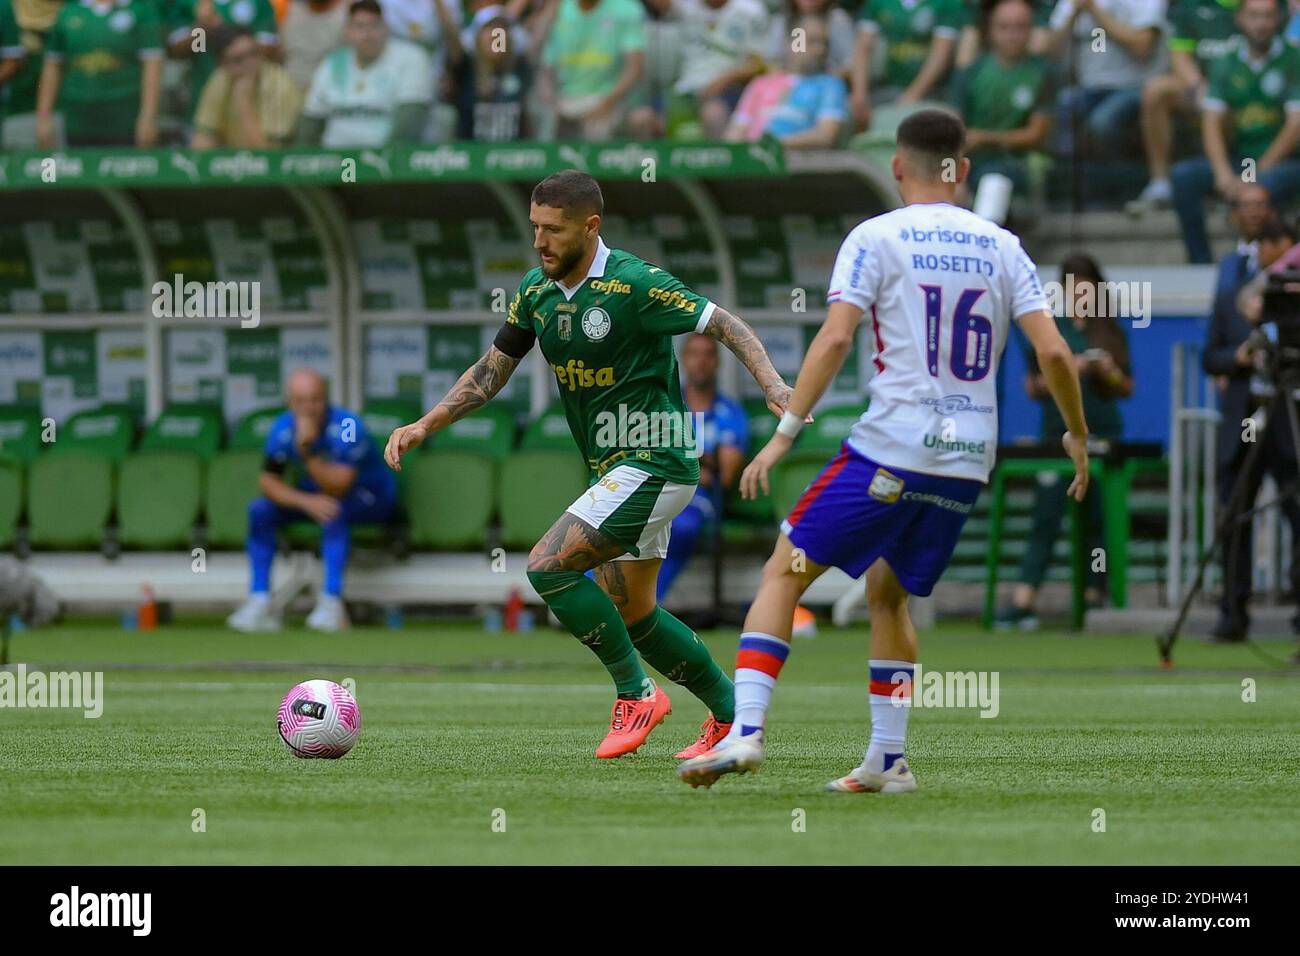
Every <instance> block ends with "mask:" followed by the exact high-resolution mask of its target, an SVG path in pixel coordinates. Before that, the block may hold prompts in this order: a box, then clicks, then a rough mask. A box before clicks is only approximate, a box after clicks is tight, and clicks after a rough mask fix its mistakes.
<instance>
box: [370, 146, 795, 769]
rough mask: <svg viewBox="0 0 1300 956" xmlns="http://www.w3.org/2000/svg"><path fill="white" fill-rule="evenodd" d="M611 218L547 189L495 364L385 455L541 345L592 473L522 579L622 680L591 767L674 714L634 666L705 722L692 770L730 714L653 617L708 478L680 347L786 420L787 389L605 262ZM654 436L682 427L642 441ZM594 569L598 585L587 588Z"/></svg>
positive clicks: (646, 271) (660, 280)
mask: <svg viewBox="0 0 1300 956" xmlns="http://www.w3.org/2000/svg"><path fill="white" fill-rule="evenodd" d="M603 213H604V200H603V198H602V196H601V193H600V186H599V185H598V184H597V183H596V180H595V179H593V178H592V177H591V176H588V175H587V174H586V173H582V172H578V171H576V170H566V171H564V172H560V173H556V174H554V175H552V176H549V177H547V178H546V179H544V180H543V181H542V182H541V183H539V184H538V185H537V187H536V188H535V189H534V190H533V195H532V206H531V209H530V213H529V217H530V220H531V222H532V225H533V236H534V238H533V248H535V249H536V250H537V251H538V253H539V255H540V257H541V265H540V266H539V267H538V268H535V269H532V270H531V271H530V272H528V273H527V274H526V275H525V276H524V278H523V280H522V281H521V282H520V284H519V290H518V291H517V292H516V293H515V297H514V299H513V300H512V301H511V303H510V309H509V313H508V315H507V318H506V323H505V325H504V326H503V327H502V329H501V331H500V332H499V333H498V334H497V337H496V341H495V343H494V344H493V345H492V346H491V347H490V348H489V349H488V351H487V353H486V354H485V355H484V356H483V357H482V358H481V359H479V361H478V362H477V363H476V364H475V365H474V366H473V367H472V368H471V369H469V370H468V371H466V372H465V374H464V375H462V376H461V378H460V380H459V381H458V382H457V383H456V385H455V386H454V387H453V388H452V389H451V391H449V392H448V393H447V395H446V396H445V397H444V398H443V399H442V401H441V402H439V403H438V405H437V406H436V407H435V408H434V409H433V410H432V411H430V412H429V413H428V414H426V415H425V416H424V417H423V418H421V419H420V420H419V421H416V422H414V423H412V424H410V425H404V426H402V427H401V428H398V429H396V430H395V431H394V432H393V434H392V436H391V437H390V438H389V439H388V447H387V449H386V450H385V453H384V455H385V458H386V459H387V460H388V463H389V464H390V465H391V466H392V467H393V468H397V469H400V467H401V463H400V460H401V457H402V455H403V454H405V453H406V452H408V451H410V450H411V449H412V448H414V447H416V446H417V445H419V444H420V443H421V442H423V441H424V440H425V439H426V438H428V437H429V436H430V435H432V434H434V433H435V432H438V431H440V430H442V429H443V428H446V427H447V426H448V425H450V424H452V422H455V421H458V420H459V419H461V418H463V417H465V416H466V415H468V414H469V413H470V412H472V411H473V410H474V409H476V408H479V407H480V406H482V405H484V404H485V403H486V402H488V401H489V400H490V399H491V398H492V396H494V395H495V394H496V393H497V392H499V391H500V390H501V388H502V386H504V385H505V383H506V381H507V380H508V379H509V378H510V375H511V373H513V372H514V370H515V369H516V368H517V367H518V366H519V363H520V362H521V361H522V360H523V358H524V356H525V355H527V354H528V352H529V350H530V349H531V348H532V347H533V345H534V343H536V342H538V341H539V340H540V343H541V347H542V354H543V355H544V356H545V357H546V360H547V362H548V363H549V364H550V366H551V369H552V371H553V373H554V375H555V380H556V383H557V384H558V386H559V391H560V398H561V401H562V403H563V405H564V411H565V416H566V417H567V418H568V421H569V428H570V430H571V431H572V432H573V437H574V440H575V441H576V442H577V444H578V448H579V450H580V451H581V452H582V455H583V457H584V458H586V460H587V464H588V467H589V468H590V470H591V474H590V481H589V485H588V488H587V491H586V492H585V493H583V494H582V495H580V496H579V497H578V500H577V501H575V502H574V503H573V504H572V505H570V506H569V508H568V510H567V511H565V513H564V514H562V515H561V516H560V517H559V519H558V520H557V521H556V522H555V524H554V525H552V526H551V528H550V530H549V531H547V532H546V534H545V535H543V536H542V539H541V540H540V541H539V542H537V544H536V545H535V546H534V547H533V550H532V552H531V553H530V554H529V556H528V579H529V581H531V582H532V584H533V587H534V588H536V590H537V593H538V594H539V595H540V596H541V597H542V599H543V600H544V601H545V602H546V604H547V606H548V607H549V608H550V609H551V611H552V612H554V614H555V616H556V617H557V618H558V619H559V620H560V622H561V623H562V624H563V625H564V626H565V627H566V628H567V629H568V630H569V631H570V632H571V633H572V634H573V635H574V636H575V637H577V638H578V640H579V641H581V642H582V643H583V644H585V645H587V647H589V648H590V649H591V650H592V651H593V652H594V653H595V654H596V656H597V657H599V658H600V661H601V663H602V664H604V665H605V669H606V670H608V671H609V674H610V677H612V678H613V680H614V684H615V687H616V689H617V694H618V699H617V700H616V701H615V702H614V708H613V712H612V714H611V720H610V728H609V733H608V734H607V735H606V737H605V739H604V740H603V741H601V743H600V746H599V747H598V748H597V750H596V756H597V757H601V758H606V757H620V756H622V755H623V754H627V753H631V752H633V751H635V750H636V749H637V748H638V747H640V746H641V744H642V743H644V742H645V739H646V737H647V736H649V734H650V731H651V730H653V729H654V728H655V727H656V726H657V725H658V724H659V723H661V722H662V721H663V719H664V718H665V717H666V716H667V715H668V714H669V713H670V712H671V703H670V702H669V699H668V695H667V694H666V693H665V692H664V691H663V689H662V688H659V687H657V686H656V685H655V683H654V681H653V680H651V679H650V678H649V677H647V676H646V673H645V671H644V670H643V669H642V667H641V660H640V659H639V657H638V652H639V653H640V657H643V658H645V660H646V661H647V662H648V663H649V664H650V665H651V666H653V667H654V668H655V669H656V670H658V671H659V672H660V673H661V674H664V675H665V676H667V677H668V678H669V679H671V680H673V681H675V682H677V683H679V684H682V685H683V686H684V687H686V689H687V690H689V691H691V693H693V694H695V696H697V697H698V698H700V700H702V701H703V702H704V703H705V705H706V706H708V708H709V711H710V713H709V717H708V719H707V720H705V722H704V726H703V727H702V728H701V732H700V736H699V738H698V739H697V740H696V742H695V743H694V744H693V745H692V746H690V747H688V748H687V749H686V750H683V751H682V752H681V753H679V754H677V756H678V758H680V759H685V758H688V757H692V756H695V755H696V754H697V753H703V752H705V751H707V750H708V749H709V748H711V747H712V746H713V744H714V743H716V742H717V741H719V740H721V739H722V738H723V737H724V736H725V735H726V733H727V731H728V730H730V728H731V722H732V720H733V719H734V706H735V701H734V689H733V687H732V683H731V681H730V680H729V679H728V678H727V676H726V675H725V674H724V673H723V672H722V670H721V668H719V667H718V665H717V664H716V663H715V662H714V660H713V658H712V657H711V656H710V655H709V652H708V649H707V648H706V647H705V646H704V645H703V643H701V641H700V639H699V638H698V637H696V636H695V633H694V632H693V631H692V630H691V629H690V628H689V627H687V626H686V625H685V624H683V623H682V622H681V621H679V620H677V618H675V617H673V616H672V615H671V614H669V613H668V612H667V611H665V610H664V609H663V608H660V607H658V606H657V605H656V603H655V583H656V579H657V578H658V575H659V566H660V564H662V561H663V558H664V556H665V554H666V553H667V549H668V535H669V528H670V526H671V524H672V520H673V518H674V517H675V516H676V515H677V513H678V512H680V511H681V510H682V509H683V508H684V507H686V505H687V504H688V503H689V502H690V500H691V497H692V495H693V494H694V492H695V486H696V484H697V483H698V481H699V474H700V470H699V462H698V460H697V458H696V456H695V454H694V453H693V448H692V446H693V441H692V440H691V437H692V436H690V435H688V434H684V432H685V431H686V430H687V429H689V425H688V422H689V420H690V419H689V418H688V413H687V411H686V408H685V404H684V402H683V400H682V393H681V385H680V382H679V381H678V377H677V359H676V355H675V354H674V352H673V344H672V336H674V335H678V334H681V333H684V332H691V331H695V332H703V333H704V334H705V335H708V336H711V337H712V338H714V339H717V340H718V341H719V342H721V343H722V344H724V345H726V346H727V347H728V348H729V349H730V350H731V351H732V352H733V353H734V354H735V355H736V356H737V358H739V359H740V361H741V362H742V363H743V364H744V365H745V367H746V368H747V369H749V372H750V374H752V375H753V376H754V378H755V380H756V381H757V382H758V384H759V385H760V386H761V387H762V389H763V395H764V397H765V398H766V400H767V404H768V407H769V408H770V409H771V410H772V411H773V413H774V414H776V415H781V414H783V413H784V409H785V405H786V402H787V401H788V400H789V397H790V392H791V389H790V386H788V385H786V383H785V382H784V381H783V380H782V379H781V376H780V375H778V374H777V372H776V369H774V368H773V367H772V362H771V359H769V358H768V355H767V352H766V350H765V349H764V348H763V345H762V343H761V342H759V340H758V337H757V336H756V335H755V334H754V330H753V329H751V328H750V327H749V326H748V325H746V324H745V323H744V322H742V321H741V320H740V319H738V318H736V317H735V316H734V315H732V314H730V313H729V312H727V311H726V310H725V309H722V308H719V307H717V306H715V305H714V304H713V303H712V302H710V301H709V300H708V299H706V298H704V297H703V296H700V295H697V294H695V293H694V292H692V291H691V290H690V289H688V288H687V287H686V286H684V285H682V283H681V282H679V281H678V280H677V279H675V278H673V276H671V275H669V274H668V273H666V272H664V271H662V270H661V269H657V268H655V267H654V266H652V265H650V264H648V263H646V262H644V261H642V260H641V259H638V258H637V257H636V256H633V255H631V254H629V253H626V252H623V251H621V250H618V249H610V248H608V247H607V246H606V245H605V243H604V242H603V241H602V240H601V238H600V220H601V216H602V215H603ZM647 421H651V422H656V423H658V425H659V426H663V425H666V424H668V423H671V422H679V423H681V424H682V426H685V427H684V428H681V429H673V428H664V427H657V428H656V427H651V428H648V429H647V428H645V427H644V424H645V423H646V422H647ZM628 424H631V425H632V427H631V428H630V429H629V428H627V427H626V426H627V425H628ZM638 427H640V433H638ZM656 432H657V434H656ZM666 432H667V434H665V433H666ZM593 570H594V573H595V580H592V579H590V578H588V577H587V576H586V572H587V571H593Z"/></svg>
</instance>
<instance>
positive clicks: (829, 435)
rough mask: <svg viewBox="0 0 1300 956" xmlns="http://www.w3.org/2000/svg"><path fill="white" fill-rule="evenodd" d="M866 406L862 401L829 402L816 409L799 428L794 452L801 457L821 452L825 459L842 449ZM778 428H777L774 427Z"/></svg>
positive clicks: (823, 459)
mask: <svg viewBox="0 0 1300 956" xmlns="http://www.w3.org/2000/svg"><path fill="white" fill-rule="evenodd" d="M863 411H865V406H864V405H863V404H862V403H861V402H857V401H854V402H845V403H839V404H836V405H828V406H826V407H825V408H819V409H817V410H816V411H814V412H813V420H812V421H811V422H808V423H807V424H806V425H804V427H803V430H802V431H800V432H799V437H798V439H796V440H795V446H794V448H793V449H792V450H791V455H792V456H794V455H798V456H799V457H800V458H812V457H815V456H821V460H822V463H823V464H825V462H826V460H827V459H829V458H830V457H831V456H832V455H834V454H835V453H836V452H838V451H839V450H840V445H842V444H844V439H846V438H848V437H849V431H850V430H851V429H852V428H853V426H854V425H855V424H857V421H858V419H859V418H861V417H862V413H863ZM773 430H774V431H775V429H773Z"/></svg>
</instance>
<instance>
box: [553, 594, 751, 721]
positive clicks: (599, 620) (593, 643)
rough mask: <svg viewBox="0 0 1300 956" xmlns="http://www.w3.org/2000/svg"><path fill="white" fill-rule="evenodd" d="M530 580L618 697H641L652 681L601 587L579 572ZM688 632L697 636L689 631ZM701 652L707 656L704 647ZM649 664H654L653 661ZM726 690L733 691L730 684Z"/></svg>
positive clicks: (615, 609)
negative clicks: (584, 647)
mask: <svg viewBox="0 0 1300 956" xmlns="http://www.w3.org/2000/svg"><path fill="white" fill-rule="evenodd" d="M528 580H529V581H531V582H532V585H533V587H534V589H536V591H537V593H538V594H539V595H540V596H541V598H542V600H543V601H545V602H546V606H547V607H549V608H550V609H551V610H552V611H554V612H555V616H556V617H557V618H559V619H560V623H561V624H563V625H564V626H565V627H567V628H568V629H569V632H570V633H571V634H573V636H574V637H576V638H577V639H578V640H579V641H581V642H582V643H583V644H586V645H587V646H588V647H589V648H591V650H592V653H594V654H595V655H596V656H597V657H599V658H600V662H601V663H602V664H604V665H605V670H607V671H609V676H610V677H612V678H614V686H615V687H616V688H618V696H619V697H624V698H637V697H640V696H642V694H643V693H644V692H645V690H646V688H647V687H649V686H650V685H651V683H652V682H651V680H650V678H649V677H647V676H646V672H645V671H644V670H643V669H642V668H641V661H640V660H639V659H638V658H637V656H636V649H635V648H634V647H633V646H632V640H631V638H630V637H628V633H627V625H626V624H624V623H623V619H622V618H621V617H619V614H618V608H616V607H614V602H613V601H611V600H610V599H609V595H607V594H606V593H605V592H604V591H602V590H601V589H600V585H598V584H597V583H596V582H595V581H593V580H591V578H589V577H587V576H586V575H585V574H582V573H580V572H578V571H529V572H528ZM686 633H687V634H688V635H690V636H692V637H693V636H694V635H691V634H690V631H689V630H688V631H687V632H686ZM700 650H701V651H702V652H703V653H704V655H705V657H708V652H707V651H706V650H705V649H704V647H703V646H702V645H701V647H700ZM647 660H649V658H648V657H647ZM650 662H651V663H652V664H653V663H654V661H653V660H651V661H650ZM710 663H712V659H710ZM656 666H658V665H656ZM715 669H716V667H715ZM719 674H721V672H719ZM723 680H726V678H725V677H724V678H723ZM727 687H728V690H730V687H731V684H730V682H728V684H727ZM718 719H719V720H721V719H722V718H721V717H719V718H718Z"/></svg>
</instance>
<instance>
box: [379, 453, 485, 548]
mask: <svg viewBox="0 0 1300 956" xmlns="http://www.w3.org/2000/svg"><path fill="white" fill-rule="evenodd" d="M495 471H496V468H495V466H494V465H493V463H492V462H491V461H490V460H489V459H488V458H486V457H485V456H483V455H479V454H476V453H473V452H465V451H455V450H449V449H441V448H435V449H433V450H432V451H430V452H429V453H428V454H427V455H416V456H414V457H412V458H410V459H408V463H407V465H406V467H404V468H403V469H402V473H403V474H406V476H407V479H406V484H405V486H404V488H403V499H404V502H403V503H404V504H405V505H406V513H407V515H408V516H409V518H410V526H411V532H410V534H411V537H410V541H411V544H412V545H413V546H414V547H417V548H435V549H444V548H446V549H450V548H475V549H482V548H483V547H484V546H485V544H486V541H487V536H486V531H487V526H488V522H489V521H490V520H491V518H492V510H493V505H494V502H495V500H496V499H495V493H496V487H495V486H496V475H495Z"/></svg>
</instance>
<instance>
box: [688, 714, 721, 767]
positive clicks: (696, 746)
mask: <svg viewBox="0 0 1300 956" xmlns="http://www.w3.org/2000/svg"><path fill="white" fill-rule="evenodd" d="M730 731H731V724H721V723H718V720H717V718H716V717H714V716H713V715H712V714H709V716H708V718H707V719H706V720H705V721H704V723H703V724H701V725H700V736H699V738H698V739H697V740H696V741H695V743H693V744H691V745H690V746H689V747H687V748H686V749H685V750H682V751H679V752H678V753H677V754H676V757H677V759H678V760H690V759H691V758H692V757H698V756H699V755H700V754H702V753H708V752H709V751H710V750H712V749H713V748H714V747H716V746H717V745H718V743H719V742H720V741H721V740H722V738H723V737H725V736H727V734H728V733H729V732H730Z"/></svg>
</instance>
